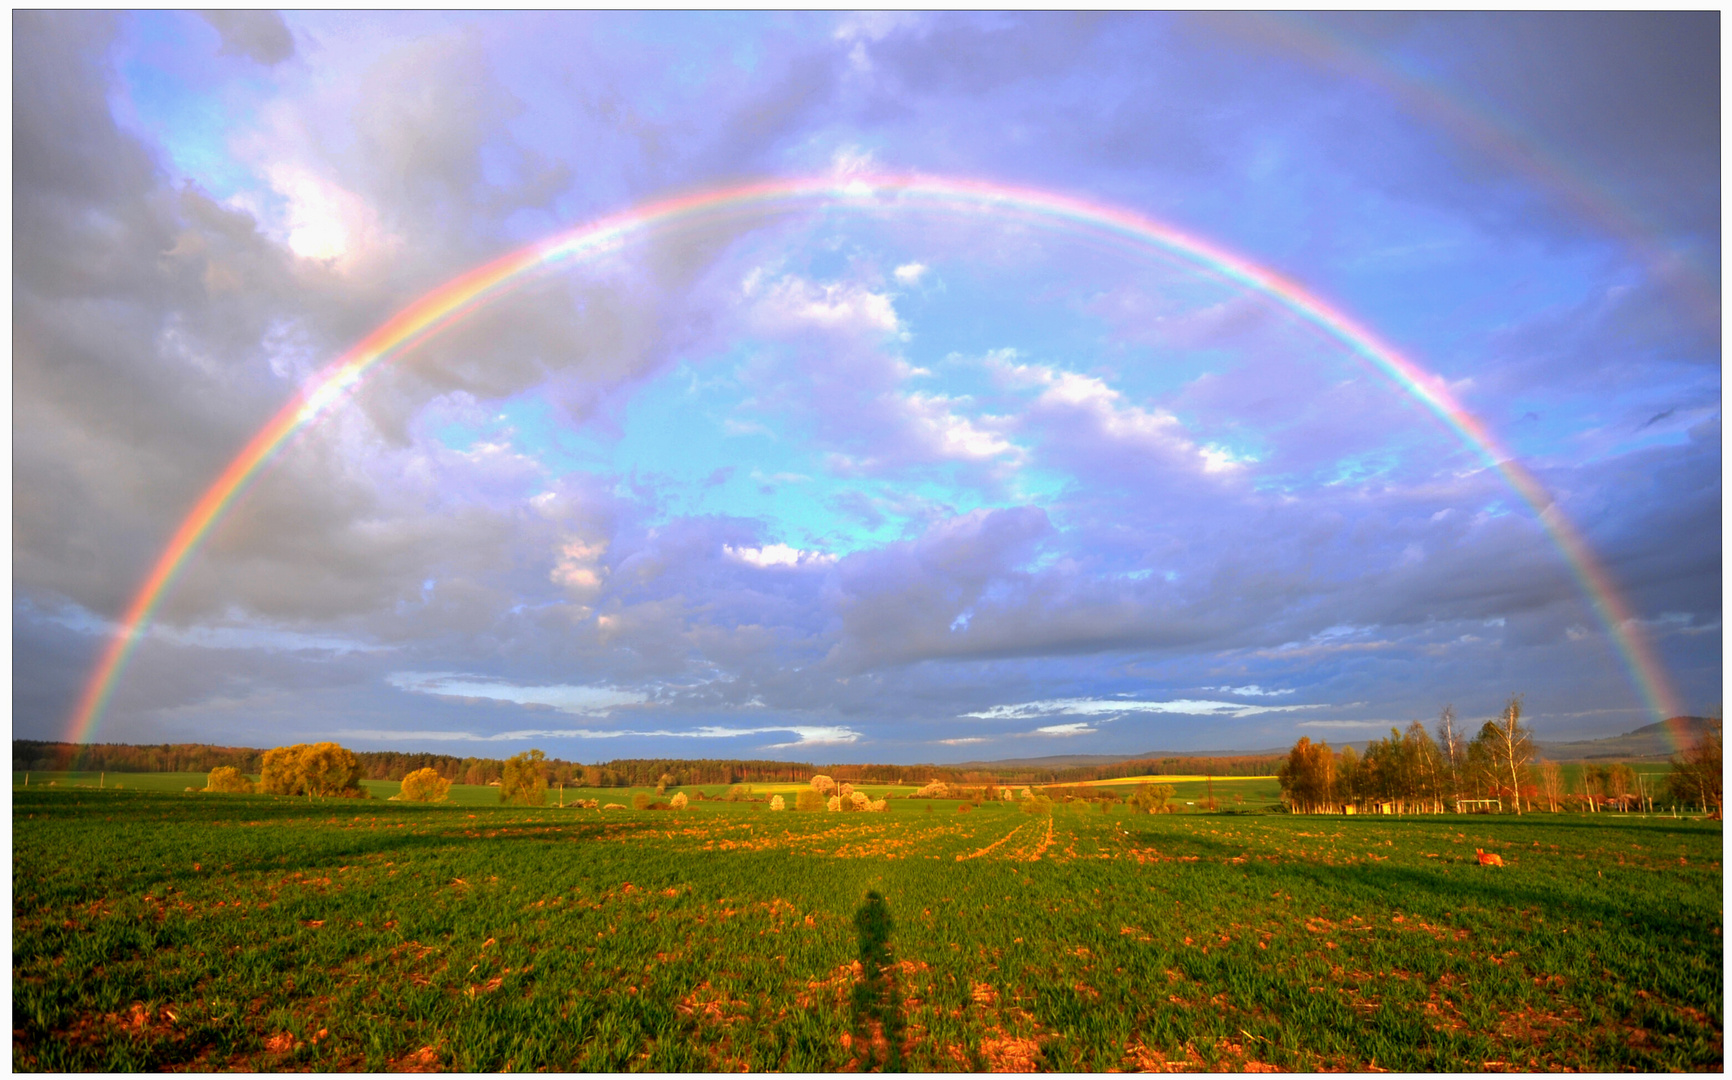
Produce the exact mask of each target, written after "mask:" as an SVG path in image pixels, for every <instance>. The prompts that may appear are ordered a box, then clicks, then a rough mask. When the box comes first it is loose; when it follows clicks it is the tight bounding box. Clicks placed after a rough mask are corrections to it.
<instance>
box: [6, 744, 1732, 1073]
mask: <svg viewBox="0 0 1732 1080" xmlns="http://www.w3.org/2000/svg"><path fill="white" fill-rule="evenodd" d="M116 778H117V777H116V774H110V776H109V777H108V778H107V780H108V781H109V785H108V787H107V788H106V789H100V790H99V789H97V788H95V787H87V786H81V785H82V784H83V780H82V778H78V777H65V776H56V777H54V778H53V779H54V780H55V786H54V787H48V786H47V785H46V783H45V782H43V781H41V780H39V779H38V778H37V777H35V776H33V777H32V779H31V785H30V786H29V787H28V788H25V787H16V788H15V790H14V797H13V826H14V829H13V894H14V908H13V1001H14V1005H13V1032H14V1034H13V1040H14V1042H13V1047H14V1058H15V1063H16V1065H17V1067H18V1068H20V1069H21V1070H30V1071H90V1070H116V1071H119V1070H147V1069H148V1070H168V1069H188V1068H191V1069H247V1070H260V1071H272V1070H287V1069H327V1070H328V1069H337V1070H348V1071H386V1070H393V1069H422V1070H431V1069H443V1070H466V1071H496V1070H533V1069H555V1070H607V1071H622V1070H644V1071H675V1072H677V1071H694V1070H701V1071H712V1070H714V1071H721V1070H739V1069H752V1070H800V1071H826V1072H827V1071H839V1070H849V1069H874V1068H876V1069H909V1070H928V1071H954V1070H995V1069H997V1070H1029V1069H1043V1070H1062V1071H1106V1070H1115V1069H1154V1070H1221V1071H1236V1070H1247V1071H1249V1070H1302V1071H1311V1070H1322V1069H1350V1070H1368V1069H1373V1068H1376V1069H1389V1070H1397V1071H1463V1070H1465V1071H1483V1070H1501V1069H1587V1070H1595V1071H1615V1070H1640V1071H1657V1070H1679V1069H1685V1070H1718V1069H1720V1068H1721V1066H1722V1063H1723V1049H1722V1038H1723V1035H1722V1032H1723V1020H1722V1015H1721V1009H1722V996H1723V991H1724V970H1723V962H1722V955H1723V952H1722V938H1721V926H1722V922H1723V896H1722V876H1721V869H1720V862H1721V852H1722V833H1721V828H1720V826H1719V824H1718V823H1710V822H1699V821H1692V820H1688V819H1674V818H1672V817H1670V816H1666V817H1661V816H1655V817H1651V818H1645V817H1642V816H1640V815H1634V814H1630V815H1625V814H1598V815H1591V816H1584V815H1558V816H1553V815H1548V814H1536V815H1528V816H1525V817H1521V818H1517V817H1514V816H1499V817H1493V816H1469V817H1454V816H1450V817H1407V818H1392V817H1375V818H1372V817H1356V818H1341V817H1296V816H1290V815H1285V814H1271V813H1262V812H1253V809H1252V807H1253V806H1254V805H1262V804H1263V800H1262V798H1261V796H1260V793H1261V792H1262V789H1261V788H1259V787H1258V786H1257V785H1260V784H1261V785H1272V784H1273V781H1270V780H1259V779H1256V778H1246V779H1244V780H1223V779H1216V780H1215V781H1214V782H1213V786H1214V792H1215V796H1216V798H1217V799H1219V800H1221V805H1222V806H1223V808H1225V809H1227V810H1229V811H1231V810H1235V809H1237V810H1238V811H1239V812H1227V813H1221V814H1198V813H1177V814H1168V815H1154V816H1151V815H1136V816H1133V815H1131V814H1129V813H1128V812H1127V808H1125V807H1122V806H1119V807H1112V808H1111V809H1110V810H1109V811H1108V812H1106V813H1103V812H1102V811H1101V809H1100V807H1099V806H1098V805H1085V804H1061V805H1059V806H1057V807H1055V808H1054V809H1053V812H1052V813H1051V815H1050V816H1040V815H1032V814H1028V813H1024V812H1022V810H1021V809H1020V808H1019V807H1018V806H1015V805H985V806H981V807H978V808H972V809H969V810H968V811H966V812H959V807H960V804H958V803H955V802H945V801H934V802H928V801H924V800H902V799H894V800H892V801H891V803H890V810H889V812H887V813H882V814H854V813H849V814H836V813H822V812H820V813H797V812H793V811H785V812H781V813H774V812H771V811H769V809H768V808H767V806H766V805H765V804H764V803H763V802H736V803H727V802H710V801H697V802H693V803H692V805H691V806H690V807H689V808H688V809H687V810H685V811H682V812H668V811H661V812H655V811H634V810H623V811H622V810H613V811H597V810H581V809H573V808H570V807H568V808H565V809H560V808H558V807H557V806H555V805H553V803H554V802H555V801H556V800H557V798H558V793H557V792H550V799H549V805H548V806H546V807H541V808H535V809H523V808H505V807H501V806H499V805H498V802H497V798H498V796H497V793H496V791H495V790H494V789H491V788H467V789H465V788H453V789H452V790H453V795H454V796H455V798H454V801H453V802H452V803H449V804H445V805H440V806H418V805H408V804H402V803H393V802H387V801H384V798H383V796H385V795H388V794H391V793H392V792H393V791H394V790H395V785H394V784H384V783H370V784H369V787H370V788H371V789H372V793H373V794H374V796H375V798H374V799H371V800H340V799H330V800H307V799H287V798H276V797H271V796H264V795H206V794H188V793H186V792H184V790H182V789H184V788H185V787H186V786H189V785H190V784H193V781H190V780H189V781H187V782H184V783H183V782H177V781H176V780H175V779H174V778H173V777H171V776H170V775H169V774H157V776H156V778H155V783H150V782H147V781H150V780H152V777H151V776H150V774H125V775H120V776H119V777H118V778H119V779H120V782H121V783H122V784H124V785H125V787H124V788H123V789H122V790H118V791H116V790H113V785H112V781H114V780H115V779H116ZM19 779H20V780H21V777H20V778H19ZM90 779H91V781H92V782H93V783H94V782H95V781H96V779H97V778H96V777H94V776H92V777H91V778H90ZM198 780H199V782H202V777H200V778H198ZM1191 784H1192V782H1191V781H1184V782H1183V783H1180V784H1178V785H1175V786H1177V787H1179V788H1180V789H1181V790H1180V794H1179V795H1178V796H1177V798H1176V800H1175V801H1176V802H1179V803H1181V804H1182V803H1183V802H1184V801H1188V800H1194V799H1195V798H1197V797H1199V796H1198V794H1194V793H1191V791H1190V787H1191ZM195 786H196V785H195ZM1195 786H1196V787H1197V789H1198V792H1199V793H1200V791H1201V790H1202V788H1203V784H1202V783H1197V784H1196V785H1195ZM685 790H687V791H688V792H690V791H692V790H694V789H690V788H688V789H685ZM866 790H868V791H870V792H871V793H872V794H873V795H874V796H875V797H876V796H877V795H880V794H883V793H884V791H885V790H886V789H883V788H881V787H878V786H874V785H867V787H866ZM890 790H891V791H892V793H894V790H895V789H890ZM904 790H906V789H904ZM1127 790H1128V788H1127ZM721 791H722V789H720V788H716V789H711V792H712V793H713V794H720V793H721ZM631 794H632V793H631V791H629V790H623V789H609V790H600V791H579V790H577V789H573V788H567V789H566V790H565V792H564V797H565V799H566V801H567V802H568V803H570V802H572V801H574V800H576V799H579V798H586V797H589V798H599V799H601V800H602V801H603V802H604V803H605V802H609V801H613V802H620V803H625V804H626V805H628V806H629V805H630V802H631V798H630V796H631ZM1235 794H1239V795H1241V796H1243V800H1242V802H1240V803H1238V804H1235V803H1234V801H1233V796H1234V795H1235ZM1254 796H1255V797H1257V801H1256V803H1253V797H1254ZM790 801H791V800H790ZM1476 848H1483V849H1485V850H1487V851H1489V852H1495V853H1498V854H1500V855H1501V856H1502V858H1503V860H1504V863H1505V865H1504V866H1503V867H1502V868H1492V867H1482V866H1480V865H1478V863H1477V861H1476V859H1475V856H1474V850H1475V849H1476Z"/></svg>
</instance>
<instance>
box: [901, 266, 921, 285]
mask: <svg viewBox="0 0 1732 1080" xmlns="http://www.w3.org/2000/svg"><path fill="white" fill-rule="evenodd" d="M895 274H896V280H897V281H899V282H901V283H902V284H904V285H918V284H920V279H921V278H923V277H925V276H926V267H925V265H923V264H921V263H917V262H915V263H903V264H902V265H901V266H898V267H897V268H896V271H895Z"/></svg>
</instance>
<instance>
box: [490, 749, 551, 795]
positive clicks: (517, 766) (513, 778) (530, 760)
mask: <svg viewBox="0 0 1732 1080" xmlns="http://www.w3.org/2000/svg"><path fill="white" fill-rule="evenodd" d="M499 801H500V802H502V803H516V804H517V805H519V806H542V805H545V804H546V802H547V755H546V754H544V753H542V752H541V751H540V750H525V751H524V752H523V753H521V754H517V755H515V756H513V757H509V758H506V759H505V777H504V779H502V780H501V781H500V784H499Z"/></svg>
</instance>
